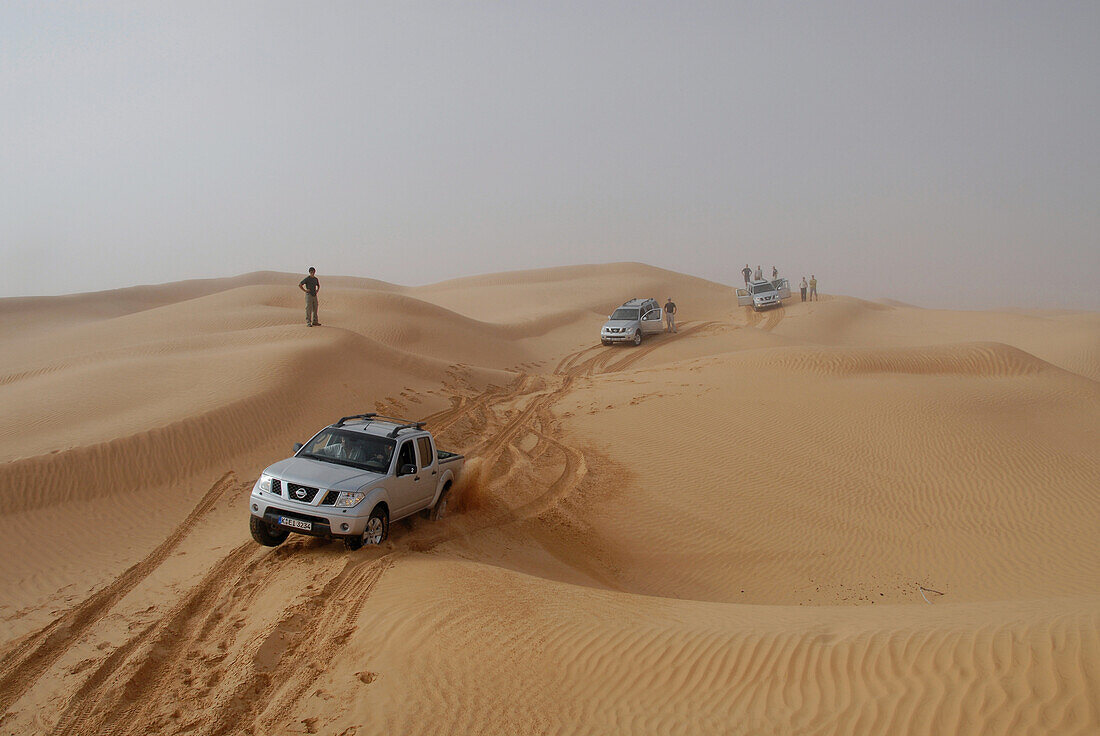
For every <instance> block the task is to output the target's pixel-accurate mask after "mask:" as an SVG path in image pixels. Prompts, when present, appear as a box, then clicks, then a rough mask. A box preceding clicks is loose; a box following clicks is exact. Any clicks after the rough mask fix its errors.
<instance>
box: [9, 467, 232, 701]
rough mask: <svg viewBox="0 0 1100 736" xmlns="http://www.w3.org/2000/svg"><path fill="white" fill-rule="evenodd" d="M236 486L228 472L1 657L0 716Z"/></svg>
mask: <svg viewBox="0 0 1100 736" xmlns="http://www.w3.org/2000/svg"><path fill="white" fill-rule="evenodd" d="M236 483H237V480H236V476H235V475H234V474H233V473H232V472H228V473H226V474H225V475H223V476H222V477H221V478H219V479H218V480H217V482H215V483H214V485H212V486H211V487H210V489H209V490H207V492H206V493H205V494H203V496H202V498H201V499H199V502H198V504H196V505H195V508H194V509H192V511H191V513H190V514H188V515H187V518H185V519H184V520H183V522H182V523H180V524H179V525H177V526H176V528H175V530H173V532H172V533H171V534H170V535H168V537H167V538H166V539H165V540H164V541H163V542H161V543H160V544H159V545H157V547H156V549H154V550H153V551H152V552H150V553H149V554H148V555H146V556H145V558H143V559H142V560H141V561H140V562H137V563H136V564H134V565H132V566H131V567H130V568H128V569H127V570H126V571H125V572H124V573H122V575H120V576H119V577H117V578H116V579H115V580H114V581H113V582H111V583H110V584H109V585H107V586H106V587H104V588H102V589H100V590H99V591H97V592H95V593H93V594H92V595H91V596H89V597H88V598H86V599H85V600H84V601H83V602H82V603H80V604H78V605H77V606H75V607H73V608H70V609H69V610H68V611H66V612H65V613H63V614H62V615H61V616H60V617H59V618H58V619H57V620H56V621H54V622H53V623H51V624H49V625H48V626H46V627H45V628H42V629H40V630H38V631H36V632H34V633H32V634H29V635H27V637H25V638H24V639H23V640H22V641H21V642H20V643H19V644H17V645H16V646H15V648H14V649H12V650H11V651H10V652H8V653H6V654H5V656H4V661H3V665H0V713H4V712H6V711H7V710H8V709H9V708H10V707H11V705H12V704H13V703H14V702H15V701H16V700H18V699H19V698H20V697H22V695H23V694H24V693H25V692H26V691H27V690H28V689H29V688H30V687H31V686H32V685H33V684H34V683H35V682H37V681H38V679H39V678H40V677H41V676H42V674H43V673H44V672H45V671H46V670H47V669H49V667H50V666H51V665H53V664H54V663H55V662H56V661H57V660H58V659H59V658H60V657H61V656H62V655H63V654H65V652H67V651H68V650H69V648H70V647H71V646H72V645H73V643H74V642H76V641H78V640H79V639H80V638H81V637H82V636H83V634H84V633H85V632H86V631H87V630H88V629H89V628H90V627H91V626H92V625H94V624H95V623H96V622H98V621H99V619H100V618H101V617H102V616H103V615H104V614H105V613H106V612H107V611H108V610H110V609H111V608H112V607H113V606H114V605H115V604H116V603H118V601H120V600H121V599H122V598H123V597H125V596H126V595H127V594H128V593H129V592H130V591H131V590H133V589H134V588H135V587H137V585H138V584H139V583H141V582H142V581H143V580H145V578H147V577H148V576H149V574H150V573H151V572H153V570H155V569H156V568H157V567H158V566H159V565H160V564H161V563H162V562H164V560H165V559H167V558H168V556H169V555H171V554H172V552H173V551H175V549H176V547H178V546H179V544H180V542H181V541H183V539H184V537H186V536H187V535H188V534H189V533H190V532H191V529H192V528H193V527H194V525H195V523H196V522H197V521H198V520H199V519H201V518H202V517H203V516H205V515H206V514H207V512H209V511H210V509H212V508H213V507H214V505H215V504H216V503H217V502H218V500H219V499H220V498H221V497H222V494H224V493H225V491H226V490H227V489H229V488H231V487H233V486H234V485H235V484H236Z"/></svg>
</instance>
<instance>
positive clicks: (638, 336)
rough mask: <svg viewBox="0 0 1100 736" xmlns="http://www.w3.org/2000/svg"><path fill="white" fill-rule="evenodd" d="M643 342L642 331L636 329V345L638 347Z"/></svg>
mask: <svg viewBox="0 0 1100 736" xmlns="http://www.w3.org/2000/svg"><path fill="white" fill-rule="evenodd" d="M641 344H642V331H641V330H635V332H634V347H638V346H639V345H641Z"/></svg>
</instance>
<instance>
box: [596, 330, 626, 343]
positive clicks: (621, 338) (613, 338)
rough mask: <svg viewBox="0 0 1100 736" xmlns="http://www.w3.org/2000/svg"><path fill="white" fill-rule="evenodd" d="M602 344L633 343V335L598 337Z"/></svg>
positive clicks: (621, 333) (617, 333)
mask: <svg viewBox="0 0 1100 736" xmlns="http://www.w3.org/2000/svg"><path fill="white" fill-rule="evenodd" d="M600 339H601V340H603V341H604V342H634V333H633V332H630V333H626V332H616V333H614V334H604V335H600Z"/></svg>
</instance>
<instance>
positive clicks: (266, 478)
mask: <svg viewBox="0 0 1100 736" xmlns="http://www.w3.org/2000/svg"><path fill="white" fill-rule="evenodd" d="M256 487H257V488H259V489H260V490H261V491H267V492H268V493H271V476H270V475H261V476H260V479H259V480H258V481H256Z"/></svg>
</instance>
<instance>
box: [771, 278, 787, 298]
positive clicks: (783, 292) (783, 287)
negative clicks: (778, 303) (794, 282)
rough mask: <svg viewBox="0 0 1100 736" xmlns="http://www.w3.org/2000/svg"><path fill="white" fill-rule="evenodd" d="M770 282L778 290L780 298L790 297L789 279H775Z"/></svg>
mask: <svg viewBox="0 0 1100 736" xmlns="http://www.w3.org/2000/svg"><path fill="white" fill-rule="evenodd" d="M772 283H774V284H775V290H776V291H778V292H779V298H780V299H790V298H791V282H790V281H787V279H777V280H776V281H773V282H772Z"/></svg>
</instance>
